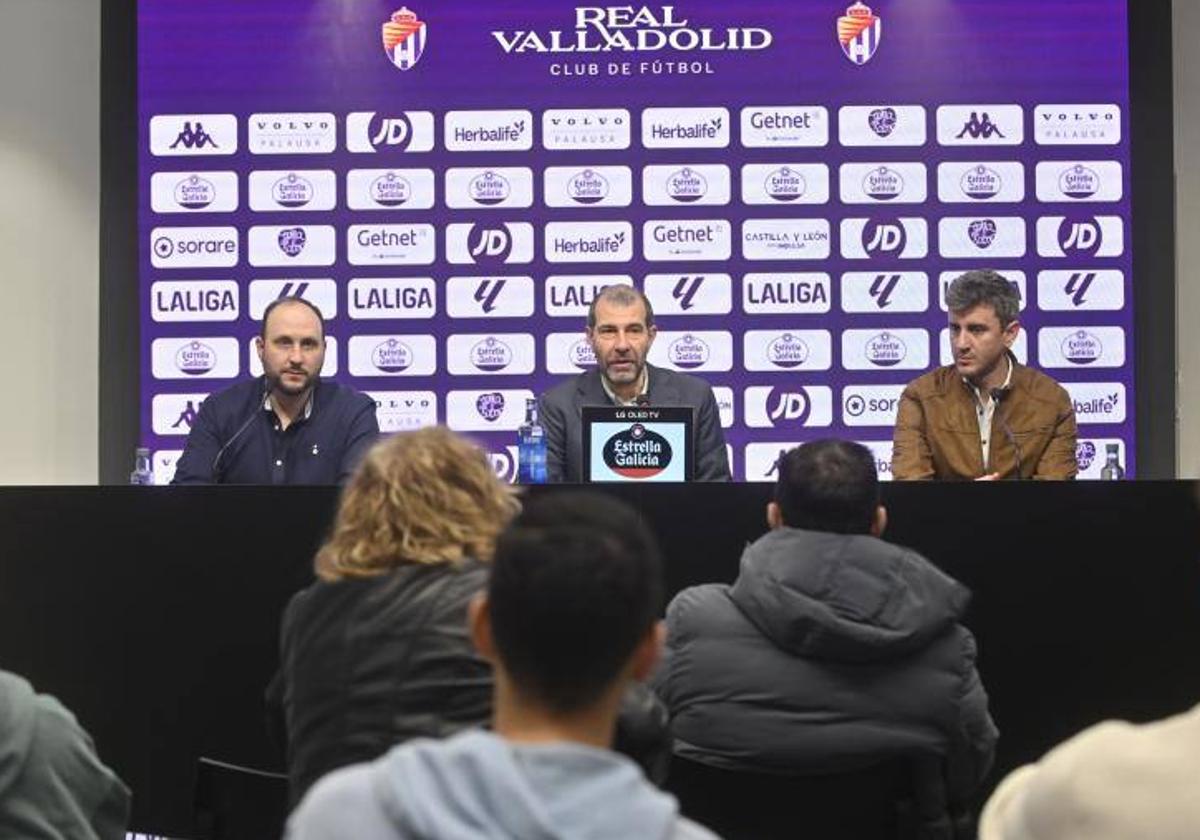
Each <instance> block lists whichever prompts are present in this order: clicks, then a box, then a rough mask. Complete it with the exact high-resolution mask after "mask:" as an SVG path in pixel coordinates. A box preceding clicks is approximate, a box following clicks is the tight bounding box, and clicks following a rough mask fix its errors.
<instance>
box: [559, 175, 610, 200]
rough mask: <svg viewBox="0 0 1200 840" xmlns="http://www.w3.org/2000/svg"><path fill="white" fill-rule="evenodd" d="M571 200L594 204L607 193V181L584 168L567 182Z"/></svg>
mask: <svg viewBox="0 0 1200 840" xmlns="http://www.w3.org/2000/svg"><path fill="white" fill-rule="evenodd" d="M567 192H568V194H569V195H570V196H571V200H572V201H574V202H576V203H578V204H595V203H596V202H598V201H603V200H604V197H605V196H607V195H608V181H607V180H606V179H605V178H604V176H602V175H600V174H599V173H597V172H594V171H593V170H591V169H585V170H583V171H582V172H580V173H579V174H577V175H576V176H575V177H573V178H572V179H571V180H570V182H569V183H568V184H567Z"/></svg>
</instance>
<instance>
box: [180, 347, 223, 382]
mask: <svg viewBox="0 0 1200 840" xmlns="http://www.w3.org/2000/svg"><path fill="white" fill-rule="evenodd" d="M216 366H217V354H216V351H214V350H213V349H212V348H211V347H209V346H208V345H207V344H203V343H201V342H199V341H189V342H188V343H187V344H185V345H183V346H182V347H180V348H179V350H178V351H177V352H176V353H175V367H177V368H178V369H179V370H180V371H181V372H182V373H186V374H188V375H189V376H200V375H202V374H205V373H208V372H209V371H210V370H212V369H213V368H215V367H216Z"/></svg>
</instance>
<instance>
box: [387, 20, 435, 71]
mask: <svg viewBox="0 0 1200 840" xmlns="http://www.w3.org/2000/svg"><path fill="white" fill-rule="evenodd" d="M428 31H429V27H428V26H426V25H425V22H424V21H422V20H419V19H418V18H417V15H416V13H415V12H411V11H409V10H408V7H407V6H402V7H401V8H400V9H399V11H395V12H392V17H391V19H390V20H388V21H387V22H386V23H384V24H383V51H384V52H385V53H387V57H388V61H390V62H391V63H392V66H393V67H396V68H397V69H399V70H411V69H412V68H413V67H414V66H415V65H416V63H417V62H418V61H420V60H421V56H422V55H424V54H425V41H426V38H427V37H428Z"/></svg>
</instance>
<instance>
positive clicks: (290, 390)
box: [267, 370, 313, 397]
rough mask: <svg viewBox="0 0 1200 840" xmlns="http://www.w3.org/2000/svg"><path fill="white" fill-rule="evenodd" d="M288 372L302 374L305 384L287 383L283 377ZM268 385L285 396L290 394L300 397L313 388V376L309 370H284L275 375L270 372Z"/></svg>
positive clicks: (270, 388) (290, 395)
mask: <svg viewBox="0 0 1200 840" xmlns="http://www.w3.org/2000/svg"><path fill="white" fill-rule="evenodd" d="M287 373H297V374H300V375H302V376H303V377H304V384H303V385H289V384H287V383H286V382H285V381H284V379H283V377H284V374H287ZM267 385H268V386H269V389H268V390H271V391H278V392H279V393H280V394H283V395H284V396H288V397H298V396H300V395H302V394H304V393H307V392H308V391H309V390H311V389H312V386H313V377H311V376H309V374H308V371H303V370H299V371H297V370H283V371H280V372H279V373H278V374H275V375H273V376H272V375H270V374H268V375H267Z"/></svg>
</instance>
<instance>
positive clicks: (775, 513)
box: [767, 502, 783, 531]
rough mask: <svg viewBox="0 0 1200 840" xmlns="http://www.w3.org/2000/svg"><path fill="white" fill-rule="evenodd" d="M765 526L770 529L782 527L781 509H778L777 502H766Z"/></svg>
mask: <svg viewBox="0 0 1200 840" xmlns="http://www.w3.org/2000/svg"><path fill="white" fill-rule="evenodd" d="M767 527H768V528H770V529H771V530H772V531H774V530H775V529H776V528H782V527H783V511H781V510H780V509H779V502H767Z"/></svg>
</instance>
